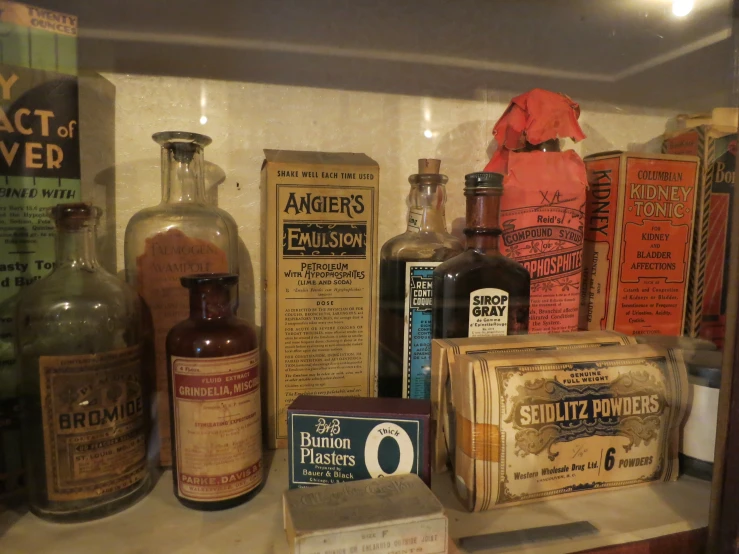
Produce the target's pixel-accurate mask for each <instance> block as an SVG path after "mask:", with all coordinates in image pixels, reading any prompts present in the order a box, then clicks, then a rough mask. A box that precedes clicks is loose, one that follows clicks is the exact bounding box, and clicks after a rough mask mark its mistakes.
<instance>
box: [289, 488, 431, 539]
mask: <svg viewBox="0 0 739 554" xmlns="http://www.w3.org/2000/svg"><path fill="white" fill-rule="evenodd" d="M283 500H284V509H285V512H286V521H287V522H288V525H290V524H292V531H293V532H294V534H295V536H298V537H299V536H301V535H308V534H315V533H325V532H328V531H331V532H336V531H337V530H342V529H343V530H346V529H348V528H353V527H372V526H376V525H380V524H382V523H386V522H390V521H406V522H407V521H409V520H421V519H428V518H432V517H443V516H444V508H443V506H442V505H441V502H439V500H438V499H437V498H436V496H435V495H434V493H432V492H431V490H429V488H428V487H427V486H426V485H425V484H424V483H423V481H422V480H421V479H420V478H419V477H418V476H417V475H414V474H408V475H391V476H388V477H383V478H382V479H366V480H363V481H352V482H349V483H338V484H334V485H326V486H323V487H310V488H306V489H293V490H289V491H286V492H285V493H284V495H283Z"/></svg>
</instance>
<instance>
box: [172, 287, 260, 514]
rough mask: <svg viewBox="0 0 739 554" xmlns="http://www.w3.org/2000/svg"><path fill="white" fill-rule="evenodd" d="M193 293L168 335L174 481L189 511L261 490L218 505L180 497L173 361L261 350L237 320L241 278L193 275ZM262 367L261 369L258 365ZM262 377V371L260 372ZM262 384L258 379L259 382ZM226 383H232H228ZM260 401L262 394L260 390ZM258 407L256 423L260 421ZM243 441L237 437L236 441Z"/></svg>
mask: <svg viewBox="0 0 739 554" xmlns="http://www.w3.org/2000/svg"><path fill="white" fill-rule="evenodd" d="M181 281H182V284H183V286H185V287H188V288H189V289H190V318H189V319H186V320H185V321H182V322H180V323H178V324H177V325H175V326H174V327H173V328H172V330H171V331H170V332H169V334H168V335H167V363H168V372H167V373H168V379H169V395H170V421H171V432H172V455H173V458H172V477H173V482H174V492H175V496H176V497H177V499H178V500H179V501H180V502H181V503H182V504H183V505H184V506H187V507H188V508H193V509H196V510H223V509H226V508H231V507H233V506H238V505H239V504H243V503H244V502H246V501H248V500H250V499H251V498H253V497H254V496H255V495H256V494H257V493H258V492H259V490H260V489H261V487H262V484H263V480H262V481H261V482H260V484H259V485H257V486H256V487H255V488H253V489H252V490H250V491H249V492H247V493H245V494H242V495H241V496H237V497H234V498H228V499H226V500H216V501H195V500H192V499H189V498H183V497H182V495H180V494H179V488H178V482H179V481H178V480H179V478H180V476H179V475H178V467H179V466H178V456H179V455H181V453H180V452H178V447H177V444H176V443H177V439H176V437H177V433H176V431H177V430H176V426H177V425H178V423H177V421H176V418H175V405H174V404H175V397H174V385H173V381H174V379H173V371H172V358H173V357H186V358H223V357H227V356H236V355H238V354H244V353H249V352H253V351H255V350H256V349H257V348H258V343H257V336H256V332H255V330H254V329H253V328H252V326H251V325H250V324H249V323H248V322H246V321H244V320H241V319H239V318H237V317H236V315H235V313H236V307H237V300H236V294H237V293H236V286H237V284H238V276H236V275H229V274H210V275H207V274H206V275H192V276H187V277H183V278H182V279H181ZM257 367H258V366H257ZM256 377H257V379H258V377H259V375H258V369H256ZM257 382H258V381H257ZM227 384H228V383H227ZM256 396H257V398H258V397H259V390H258V389H257V390H256ZM260 411H261V410H260V408H259V405H258V404H257V416H256V417H257V419H259V417H260ZM256 425H257V428H258V429H259V438H258V441H257V442H258V446H259V454H258V456H259V464H260V465H261V423H260V422H259V421H257V422H256ZM233 438H234V439H235V440H239V437H233Z"/></svg>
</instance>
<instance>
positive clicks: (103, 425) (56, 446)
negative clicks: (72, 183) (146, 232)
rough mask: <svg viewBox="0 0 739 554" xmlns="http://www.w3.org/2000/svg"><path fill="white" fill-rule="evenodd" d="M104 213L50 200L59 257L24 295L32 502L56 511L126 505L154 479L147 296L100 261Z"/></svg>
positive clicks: (75, 514) (26, 442)
mask: <svg viewBox="0 0 739 554" xmlns="http://www.w3.org/2000/svg"><path fill="white" fill-rule="evenodd" d="M100 213H101V211H100V209H98V208H95V207H92V206H90V205H88V204H60V205H58V206H57V207H56V208H53V210H52V215H53V218H54V220H55V222H56V229H57V240H56V245H57V246H56V248H57V254H56V256H57V258H56V266H55V268H54V270H53V271H52V272H51V273H50V274H49V275H48V276H47V277H45V278H44V279H41V280H40V281H37V282H35V283H33V284H32V285H30V286H28V287H25V288H24V289H23V290H22V292H21V293H20V296H19V298H18V304H17V311H16V325H17V330H16V344H17V352H18V356H19V359H20V365H21V378H20V392H21V399H22V405H23V412H22V419H21V421H22V424H21V425H22V432H23V448H24V460H25V469H26V480H27V481H26V482H27V487H28V493H29V502H30V507H31V511H32V512H34V513H35V514H36V515H38V516H39V517H42V518H44V519H49V520H53V521H84V520H89V519H95V518H98V517H102V516H106V515H109V514H112V513H114V512H117V511H119V510H122V509H123V508H126V507H128V506H130V505H131V504H133V503H134V502H135V501H136V500H138V499H140V498H141V497H143V496H144V495H145V494H146V493H147V492H148V490H149V483H150V480H151V478H150V474H149V471H148V467H147V461H146V445H147V430H148V418H147V414H148V411H147V405H148V403H147V400H148V398H147V395H146V384H147V383H146V382H145V378H146V366H145V360H146V356H145V354H144V352H146V351H147V349H146V348H145V347H144V346H145V338H146V336H145V333H144V331H143V330H142V329H144V328H145V326H143V325H142V321H143V316H142V306H141V301H140V300H139V297H138V295H137V294H136V292H135V291H134V290H133V289H132V288H131V287H129V286H128V285H126V283H124V282H122V281H121V280H119V279H118V278H117V277H115V276H114V275H111V274H110V273H108V272H107V271H105V270H104V269H103V268H102V267H101V266H100V264H99V263H98V261H97V257H96V254H95V227H96V225H97V222H98V219H99V217H100Z"/></svg>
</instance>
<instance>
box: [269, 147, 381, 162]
mask: <svg viewBox="0 0 739 554" xmlns="http://www.w3.org/2000/svg"><path fill="white" fill-rule="evenodd" d="M264 159H265V162H266V163H278V164H296V165H308V164H314V165H364V166H377V162H376V161H375V160H373V159H372V158H370V157H369V156H368V155H367V154H358V153H354V152H309V151H304V150H269V149H265V150H264Z"/></svg>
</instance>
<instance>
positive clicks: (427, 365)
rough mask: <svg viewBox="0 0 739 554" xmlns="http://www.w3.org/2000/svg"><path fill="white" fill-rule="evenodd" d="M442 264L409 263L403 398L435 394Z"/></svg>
mask: <svg viewBox="0 0 739 554" xmlns="http://www.w3.org/2000/svg"><path fill="white" fill-rule="evenodd" d="M408 221H409V222H410V221H411V218H410V217H409V218H408ZM409 225H410V223H409ZM440 263H441V262H407V263H406V264H405V307H404V312H403V323H404V326H403V338H404V341H403V398H420V399H425V398H428V397H429V396H430V394H431V301H432V298H433V294H432V291H433V279H432V277H433V275H434V268H435V267H436V266H438V265H439V264H440Z"/></svg>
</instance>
